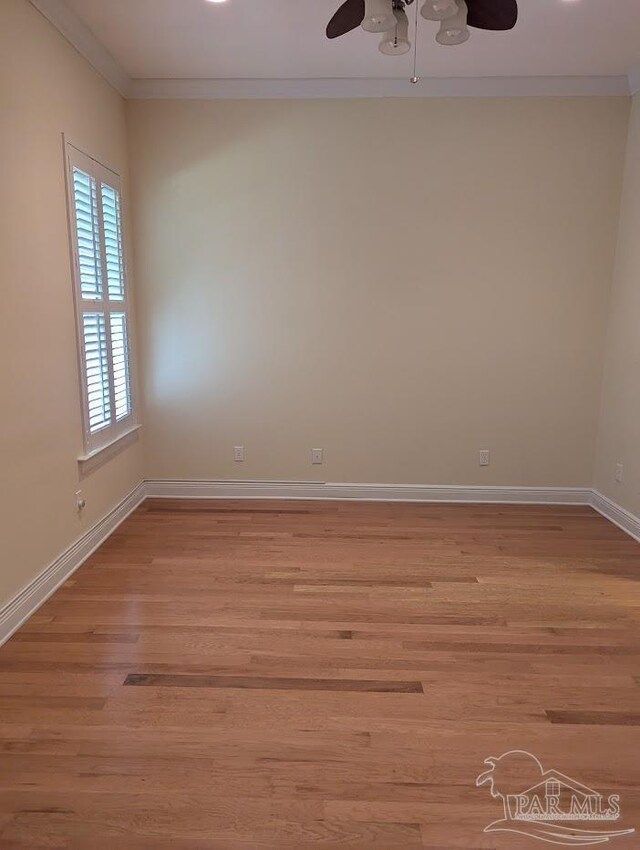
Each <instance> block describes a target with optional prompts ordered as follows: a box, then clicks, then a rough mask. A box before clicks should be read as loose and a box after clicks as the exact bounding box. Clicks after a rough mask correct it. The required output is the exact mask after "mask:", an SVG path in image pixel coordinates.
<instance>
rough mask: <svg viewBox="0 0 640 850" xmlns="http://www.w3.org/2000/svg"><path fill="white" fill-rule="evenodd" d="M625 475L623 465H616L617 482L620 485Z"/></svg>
mask: <svg viewBox="0 0 640 850" xmlns="http://www.w3.org/2000/svg"><path fill="white" fill-rule="evenodd" d="M623 475H624V467H623V466H622V464H621V463H616V481H617V482H618V484H619V483H620V482H621V481H622V478H623Z"/></svg>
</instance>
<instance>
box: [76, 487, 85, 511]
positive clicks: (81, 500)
mask: <svg viewBox="0 0 640 850" xmlns="http://www.w3.org/2000/svg"><path fill="white" fill-rule="evenodd" d="M86 507H87V500H86V499H85V497H84V495H83V493H82V490H76V511H77V512H78V513H79V514H81V513H82V511H83V510H84V509H85V508H86Z"/></svg>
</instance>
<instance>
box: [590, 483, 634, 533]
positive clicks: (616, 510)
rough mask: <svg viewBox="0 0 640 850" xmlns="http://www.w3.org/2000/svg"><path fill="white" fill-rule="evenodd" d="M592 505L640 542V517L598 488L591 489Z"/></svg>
mask: <svg viewBox="0 0 640 850" xmlns="http://www.w3.org/2000/svg"><path fill="white" fill-rule="evenodd" d="M591 507H592V508H594V509H595V510H596V511H598V513H599V514H602V516H603V517H605V518H606V519H608V520H609V521H610V522H612V523H614V525H617V526H618V527H619V528H621V529H622V530H623V531H626V532H627V534H629V535H630V536H631V537H633V538H635V539H636V540H637V541H638V542H640V517H637V516H634V515H633V514H632V513H630V512H629V511H628V510H626V509H625V508H623V507H621V506H620V505H617V504H616V503H615V502H613V501H612V500H611V499H609V498H608V497H607V496H604V495H603V494H602V493H599V492H598V491H597V490H592V491H591Z"/></svg>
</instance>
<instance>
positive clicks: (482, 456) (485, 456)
mask: <svg viewBox="0 0 640 850" xmlns="http://www.w3.org/2000/svg"><path fill="white" fill-rule="evenodd" d="M490 461H491V456H490V454H489V449H480V451H479V452H478V462H479V463H480V466H489V463H490Z"/></svg>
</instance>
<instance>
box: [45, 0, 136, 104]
mask: <svg viewBox="0 0 640 850" xmlns="http://www.w3.org/2000/svg"><path fill="white" fill-rule="evenodd" d="M30 2H31V4H32V5H33V6H35V8H36V9H37V10H38V11H39V12H40V13H41V14H42V15H44V17H45V18H46V19H47V20H48V21H50V22H51V23H52V24H53V26H54V27H55V28H56V29H57V30H58V31H59V32H60V33H61V34H62V35H63V36H64V37H65V38H66V39H67V41H68V42H69V43H70V44H71V45H73V47H75V49H76V50H77V51H78V53H80V54H81V55H82V56H84V58H85V59H86V60H87V62H89V64H90V65H92V66H93V68H95V70H96V71H97V72H98V73H99V74H101V75H102V76H103V77H104V79H105V80H106V81H107V82H108V83H110V84H111V85H112V86H113V87H114V89H116V91H118V92H120V94H121V95H122V96H123V97H126V96H127V94H128V92H129V87H130V85H131V78H130V77H129V75H128V74H127V73H126V71H124V70H123V69H122V68H121V67H120V65H118V63H117V62H116V60H115V59H114V58H113V56H112V55H111V54H110V53H109V51H108V50H107V49H106V47H105V46H104V45H103V44H102V42H100V41H99V40H98V39H97V38H96V37H95V35H94V34H93V32H92V31H91V30H90V29H89V27H88V26H87V25H86V24H85V23H84V21H82V20H80V18H79V17H78V16H77V15H76V14H75V12H72V11H71V9H69V7H68V6H67V5H66V3H65V2H64V0H30Z"/></svg>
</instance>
